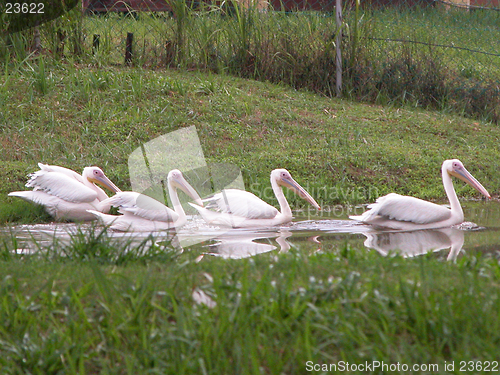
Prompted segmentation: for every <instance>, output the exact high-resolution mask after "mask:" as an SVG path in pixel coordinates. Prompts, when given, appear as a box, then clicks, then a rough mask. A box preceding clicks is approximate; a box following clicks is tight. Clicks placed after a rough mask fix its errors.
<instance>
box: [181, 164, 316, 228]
mask: <svg viewBox="0 0 500 375" xmlns="http://www.w3.org/2000/svg"><path fill="white" fill-rule="evenodd" d="M271 186H272V188H273V192H274V194H275V196H276V198H277V199H278V202H279V205H280V211H278V210H277V209H276V208H275V207H273V206H271V205H269V204H267V203H266V202H264V201H263V200H262V199H260V198H258V197H257V196H255V195H254V194H252V193H250V192H248V191H244V190H239V189H225V190H223V191H222V192H220V193H217V194H215V195H214V196H213V197H211V198H208V199H206V200H204V201H205V202H210V203H211V204H212V206H215V208H216V210H217V211H211V210H209V209H207V208H204V207H199V206H197V205H194V204H191V203H190V204H191V206H193V207H194V208H196V209H197V210H198V212H199V213H200V214H201V216H202V217H203V219H204V220H205V221H206V222H207V223H209V224H215V225H223V226H229V227H233V228H248V227H261V226H273V225H279V224H284V223H288V222H290V221H292V219H293V216H292V210H291V209H290V206H289V205H288V202H287V200H286V198H285V195H284V194H283V190H282V186H284V187H287V188H289V189H290V190H292V191H294V192H295V193H297V194H298V195H299V196H300V197H301V198H303V199H305V200H306V201H308V202H309V203H310V204H312V205H313V206H314V207H316V209H318V210H319V209H320V207H319V205H318V204H317V203H316V201H315V200H314V199H313V198H312V197H311V196H310V195H309V194H308V193H307V192H306V191H305V190H304V188H302V187H301V186H300V185H299V184H298V183H297V182H296V181H295V180H294V179H293V178H292V176H291V175H290V173H289V172H288V171H287V170H286V169H275V170H273V171H272V172H271ZM208 207H210V204H209V206H208Z"/></svg>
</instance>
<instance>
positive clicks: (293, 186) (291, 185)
mask: <svg viewBox="0 0 500 375" xmlns="http://www.w3.org/2000/svg"><path fill="white" fill-rule="evenodd" d="M280 182H281V185H282V186H285V187H287V188H288V189H290V190H292V191H293V192H295V193H296V194H298V195H299V197H301V198H302V199H305V200H306V201H308V202H309V203H310V204H311V205H312V206H314V207H315V208H316V209H317V210H321V207H320V206H319V204H318V203H316V201H315V200H314V198H313V197H311V196H310V195H309V193H308V192H307V191H305V189H304V188H303V187H302V186H300V185H299V184H298V183H297V181H295V180H294V179H293V178H291V177H290V178H283V179H281V180H280Z"/></svg>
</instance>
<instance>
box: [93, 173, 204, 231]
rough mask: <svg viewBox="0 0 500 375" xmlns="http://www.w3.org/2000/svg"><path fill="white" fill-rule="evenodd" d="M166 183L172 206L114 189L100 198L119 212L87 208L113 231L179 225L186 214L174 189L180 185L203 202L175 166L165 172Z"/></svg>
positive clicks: (183, 223) (164, 228) (199, 202)
mask: <svg viewBox="0 0 500 375" xmlns="http://www.w3.org/2000/svg"><path fill="white" fill-rule="evenodd" d="M167 187H168V193H169V196H170V200H171V201H172V204H173V207H174V209H173V210H172V209H171V208H169V207H167V206H165V205H164V204H163V203H161V202H159V201H157V200H156V199H154V198H151V197H149V196H147V195H144V194H140V193H136V192H133V191H125V192H119V193H116V194H115V195H114V196H112V197H111V198H108V199H106V200H105V201H104V202H103V203H105V204H109V205H111V206H114V207H118V208H119V209H118V212H119V213H120V214H121V215H107V214H103V213H102V212H98V211H94V210H90V211H89V212H90V214H92V215H95V217H97V218H98V219H99V220H100V221H101V222H102V223H103V224H104V225H107V226H109V228H110V229H113V230H117V231H134V232H154V231H161V230H167V229H172V228H179V227H181V226H183V225H185V224H186V222H187V216H186V213H185V212H184V209H183V208H182V204H181V202H180V200H179V196H178V195H177V189H181V190H182V191H183V192H184V193H186V194H187V195H188V196H189V197H191V198H192V199H193V200H194V201H195V202H196V203H197V204H200V205H203V202H202V200H201V198H200V196H199V195H198V193H197V192H196V190H194V188H193V187H192V186H191V185H190V184H189V183H188V182H187V181H186V180H185V178H184V176H183V175H182V173H181V171H179V170H178V169H174V170H171V171H170V172H169V173H168V176H167Z"/></svg>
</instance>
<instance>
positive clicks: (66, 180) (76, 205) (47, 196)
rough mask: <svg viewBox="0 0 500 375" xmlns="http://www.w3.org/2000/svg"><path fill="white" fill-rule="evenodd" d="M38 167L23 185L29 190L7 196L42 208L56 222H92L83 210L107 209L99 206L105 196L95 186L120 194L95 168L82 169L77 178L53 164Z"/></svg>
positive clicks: (74, 173)
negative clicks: (29, 188) (29, 189)
mask: <svg viewBox="0 0 500 375" xmlns="http://www.w3.org/2000/svg"><path fill="white" fill-rule="evenodd" d="M38 166H39V167H40V170H39V171H36V172H34V173H31V174H30V175H29V176H28V177H29V180H28V182H27V183H26V187H31V188H33V190H31V191H13V192H11V193H9V196H10V197H19V198H22V199H24V200H26V201H29V202H33V203H37V204H40V205H42V206H44V207H45V210H46V211H47V212H48V213H49V214H50V215H51V216H53V217H54V218H55V219H56V220H71V221H87V220H94V219H95V217H94V215H92V214H89V213H88V212H87V210H90V209H92V210H97V211H101V212H108V211H109V209H110V207H111V206H109V205H107V204H105V203H103V201H104V200H105V199H107V198H108V196H107V195H106V193H105V192H104V190H102V189H101V188H100V187H99V186H97V185H96V184H100V185H102V186H103V187H105V188H107V189H109V190H111V191H113V192H115V193H116V192H119V191H120V189H119V188H117V187H116V185H115V184H114V183H113V182H111V180H110V179H109V178H108V177H106V175H105V174H104V172H103V171H102V170H101V169H100V168H98V167H86V168H84V169H83V172H82V174H81V175H80V174H78V173H77V172H75V171H73V170H71V169H68V168H64V167H59V166H56V165H47V164H42V163H38Z"/></svg>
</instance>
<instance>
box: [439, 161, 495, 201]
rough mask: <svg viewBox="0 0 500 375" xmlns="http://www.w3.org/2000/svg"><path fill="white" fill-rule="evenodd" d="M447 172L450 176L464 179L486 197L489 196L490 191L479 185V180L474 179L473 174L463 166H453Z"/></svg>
mask: <svg viewBox="0 0 500 375" xmlns="http://www.w3.org/2000/svg"><path fill="white" fill-rule="evenodd" d="M448 173H449V174H451V175H452V176H455V177H457V178H459V179H461V180H462V181H465V182H466V183H468V184H469V185H470V186H472V187H473V188H474V189H476V190H477V191H479V192H480V193H481V194H483V195H484V196H485V197H486V198H491V196H490V193H488V191H487V190H486V189H485V188H484V186H483V185H481V184H480V183H479V181H478V180H476V179H475V178H474V176H472V175H471V174H470V173H469V171H468V170H467V169H465V168H464V167H459V168H455V169H454V170H453V171H449V172H448Z"/></svg>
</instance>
